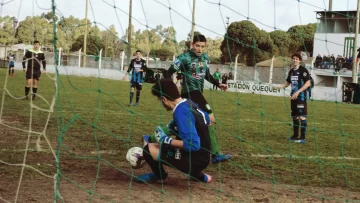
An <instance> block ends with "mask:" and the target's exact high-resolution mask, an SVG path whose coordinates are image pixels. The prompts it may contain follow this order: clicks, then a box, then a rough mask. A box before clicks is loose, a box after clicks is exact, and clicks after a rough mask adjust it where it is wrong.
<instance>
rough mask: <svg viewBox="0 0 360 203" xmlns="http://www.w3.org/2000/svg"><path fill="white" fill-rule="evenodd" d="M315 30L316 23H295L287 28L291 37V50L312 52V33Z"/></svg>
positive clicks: (313, 33)
mask: <svg viewBox="0 0 360 203" xmlns="http://www.w3.org/2000/svg"><path fill="white" fill-rule="evenodd" d="M315 32H316V23H309V24H307V25H295V26H292V27H290V28H289V30H288V31H287V33H289V35H290V37H291V39H292V45H291V49H292V50H291V51H292V52H296V51H307V52H309V53H311V55H312V52H313V49H314V35H315Z"/></svg>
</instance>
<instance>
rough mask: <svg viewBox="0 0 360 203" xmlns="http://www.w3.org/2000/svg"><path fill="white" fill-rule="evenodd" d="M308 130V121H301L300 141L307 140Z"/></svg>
mask: <svg viewBox="0 0 360 203" xmlns="http://www.w3.org/2000/svg"><path fill="white" fill-rule="evenodd" d="M306 128H307V122H306V120H301V134H300V139H302V140H305V134H306Z"/></svg>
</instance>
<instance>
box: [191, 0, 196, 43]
mask: <svg viewBox="0 0 360 203" xmlns="http://www.w3.org/2000/svg"><path fill="white" fill-rule="evenodd" d="M195 4H196V0H193V9H192V21H191V38H190V47H191V44H192V41H193V39H194V29H195Z"/></svg>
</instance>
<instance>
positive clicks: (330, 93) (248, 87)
mask: <svg viewBox="0 0 360 203" xmlns="http://www.w3.org/2000/svg"><path fill="white" fill-rule="evenodd" d="M15 69H17V70H22V68H21V64H20V63H19V62H16V64H15ZM57 69H58V72H59V74H62V75H75V76H83V77H94V78H98V77H100V78H108V79H113V80H121V78H122V77H123V76H124V74H125V72H124V71H120V70H119V69H109V68H108V69H100V70H99V69H97V68H78V67H74V66H57ZM222 70H223V71H224V72H226V71H228V69H227V68H226V67H224V69H222ZM258 70H259V71H260V72H261V71H263V74H264V75H265V74H266V72H267V71H266V70H265V71H264V70H263V69H258ZM274 70H276V71H275V72H276V74H274V75H278V76H277V78H278V79H276V80H278V81H280V82H274V83H273V84H268V83H266V82H262V83H261V84H260V83H259V82H254V80H251V75H252V74H253V73H254V72H255V68H252V69H251V68H250V67H246V68H244V69H241V73H239V76H242V77H243V78H245V77H244V75H248V76H249V77H248V78H247V80H237V82H235V81H232V80H229V81H228V88H229V91H230V92H241V93H251V94H264V95H272V96H285V97H289V94H290V87H289V88H287V89H286V90H285V91H284V90H281V91H274V90H273V87H276V86H278V85H279V84H282V83H283V82H284V81H285V79H284V76H285V75H286V74H287V72H286V74H285V72H284V70H281V69H274ZM47 72H48V73H55V72H56V69H55V66H54V65H48V66H47ZM261 77H262V76H261ZM329 77H330V76H329ZM240 78H241V77H240ZM335 80H337V86H336V87H334V86H332V87H329V86H328V87H326V86H321V85H316V86H315V87H314V88H313V90H312V96H313V99H314V100H326V101H339V102H341V101H342V89H341V88H342V82H351V77H349V76H341V75H340V76H336V77H335ZM205 87H206V89H208V88H212V85H211V84H210V83H209V82H207V81H206V82H205Z"/></svg>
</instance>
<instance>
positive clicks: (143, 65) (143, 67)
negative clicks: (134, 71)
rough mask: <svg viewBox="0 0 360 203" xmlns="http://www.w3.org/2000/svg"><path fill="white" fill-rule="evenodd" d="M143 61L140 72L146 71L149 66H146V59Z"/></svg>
mask: <svg viewBox="0 0 360 203" xmlns="http://www.w3.org/2000/svg"><path fill="white" fill-rule="evenodd" d="M142 62H143V63H142V66H141V68H140V70H139V71H138V72H145V71H146V70H147V69H148V67H147V66H146V61H145V60H142Z"/></svg>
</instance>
